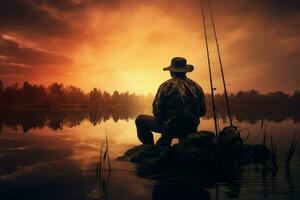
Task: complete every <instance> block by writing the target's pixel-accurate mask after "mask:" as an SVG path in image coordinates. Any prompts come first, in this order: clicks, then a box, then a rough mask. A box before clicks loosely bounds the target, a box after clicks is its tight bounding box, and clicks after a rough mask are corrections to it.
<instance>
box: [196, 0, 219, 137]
mask: <svg viewBox="0 0 300 200" xmlns="http://www.w3.org/2000/svg"><path fill="white" fill-rule="evenodd" d="M202 1H203V0H200V2H201V13H202V22H203V28H204V37H205V45H206V55H207V63H208V71H209V81H210V89H211V100H212V108H213V114H214V124H215V130H216V136H218V134H219V132H218V124H217V112H216V109H217V108H216V103H215V95H214V90H215V88H214V87H213V82H212V74H211V65H210V56H209V49H208V42H207V32H206V24H205V17H204V11H203V2H202Z"/></svg>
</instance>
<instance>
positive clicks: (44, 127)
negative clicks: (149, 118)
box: [0, 108, 300, 200]
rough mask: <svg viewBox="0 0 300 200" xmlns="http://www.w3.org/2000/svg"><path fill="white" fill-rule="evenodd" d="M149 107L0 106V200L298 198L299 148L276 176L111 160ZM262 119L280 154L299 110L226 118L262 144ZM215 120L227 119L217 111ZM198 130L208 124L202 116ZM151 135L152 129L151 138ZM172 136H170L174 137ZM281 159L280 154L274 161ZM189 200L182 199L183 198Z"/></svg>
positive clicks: (299, 119) (255, 170)
mask: <svg viewBox="0 0 300 200" xmlns="http://www.w3.org/2000/svg"><path fill="white" fill-rule="evenodd" d="M139 113H148V114H149V113H151V112H150V109H149V108H143V109H137V110H134V111H133V110H130V109H111V110H103V111H97V112H96V111H94V112H89V111H85V110H80V109H79V110H68V111H66V110H60V111H55V112H50V111H49V112H46V113H45V112H43V111H29V110H23V111H12V110H8V111H5V112H4V111H1V112H0V124H1V130H0V199H1V200H17V199H30V200H35V199H36V200H48V199H49V200H50V199H55V200H59V199H63V200H66V199H80V200H81V199H116V200H119V199H130V200H131V199H137V200H138V199H143V200H144V199H181V197H182V196H183V195H185V196H186V194H188V195H193V196H197V199H256V200H259V199H300V151H299V150H300V149H299V145H298V147H297V149H296V152H295V154H294V157H293V160H292V163H291V167H290V170H286V169H285V168H284V167H283V164H281V166H280V167H279V168H280V169H279V170H278V172H277V173H276V174H274V173H272V172H271V171H263V170H261V166H260V165H251V166H247V167H244V168H242V170H241V172H240V173H238V174H236V175H235V176H230V177H218V178H217V179H216V181H211V180H207V181H206V180H203V178H202V177H201V176H200V177H194V178H195V179H197V180H198V181H195V182H189V183H188V184H187V183H186V180H184V178H178V177H176V178H174V177H168V176H164V177H147V178H145V177H146V176H143V174H141V173H139V172H138V171H137V166H135V165H134V164H133V163H129V162H122V161H117V160H116V158H117V157H118V156H121V155H122V154H123V153H124V152H125V151H126V150H128V149H130V148H132V147H134V146H136V145H139V144H140V142H139V141H138V139H137V137H136V130H135V124H134V119H135V117H136V116H137V114H139ZM262 119H265V121H266V128H267V133H268V142H267V144H268V145H270V144H269V143H270V140H269V138H270V135H271V133H272V135H273V140H274V141H275V143H276V145H277V149H278V154H279V155H282V157H283V155H284V154H285V153H286V152H287V151H288V148H289V144H290V143H291V140H292V137H293V135H294V133H295V131H297V130H298V132H299V131H300V111H299V110H293V109H290V110H285V109H276V110H258V111H254V110H235V111H234V122H235V125H237V126H239V127H240V128H241V129H243V131H242V136H243V137H244V138H246V137H247V135H248V134H249V137H248V139H247V142H248V143H262V140H263V130H262V129H261V121H262ZM219 123H220V126H221V127H224V126H226V125H228V120H227V119H226V117H225V114H224V113H222V112H221V114H220V120H219ZM199 129H200V130H213V119H212V118H211V115H210V114H208V115H207V116H206V117H204V118H203V119H202V120H201V124H200V126H199ZM106 134H107V137H108V141H109V145H110V151H109V156H110V158H111V160H112V162H111V165H112V171H111V173H108V171H107V170H105V169H107V164H106V163H104V164H103V167H104V173H103V174H102V175H101V177H99V176H97V175H96V170H95V169H96V165H97V162H98V160H99V149H100V146H101V144H102V143H103V142H104V141H105V137H106ZM157 138H158V135H156V139H157ZM174 142H176V141H174ZM281 160H282V159H281ZM186 199H189V198H186Z"/></svg>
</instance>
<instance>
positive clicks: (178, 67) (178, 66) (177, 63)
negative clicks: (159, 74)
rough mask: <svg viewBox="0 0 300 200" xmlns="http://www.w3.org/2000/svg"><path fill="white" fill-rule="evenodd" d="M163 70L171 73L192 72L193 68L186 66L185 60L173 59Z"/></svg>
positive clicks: (180, 58)
mask: <svg viewBox="0 0 300 200" xmlns="http://www.w3.org/2000/svg"><path fill="white" fill-rule="evenodd" d="M163 70H164V71H171V72H191V71H193V70H194V66H193V65H189V64H186V59H185V58H182V57H175V58H173V59H172V60H171V65H170V66H168V67H165V68H163Z"/></svg>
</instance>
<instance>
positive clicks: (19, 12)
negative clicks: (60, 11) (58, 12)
mask: <svg viewBox="0 0 300 200" xmlns="http://www.w3.org/2000/svg"><path fill="white" fill-rule="evenodd" d="M0 24H1V27H0V31H2V32H10V31H18V32H23V33H34V34H43V35H47V36H52V37H68V36H71V35H72V34H74V33H75V30H74V29H73V27H71V26H70V25H69V24H68V23H67V22H64V21H62V20H60V19H58V18H55V17H53V16H52V15H50V14H49V13H48V12H46V11H45V10H43V9H39V8H38V7H35V6H33V5H32V4H31V3H30V2H29V1H22V0H13V1H0Z"/></svg>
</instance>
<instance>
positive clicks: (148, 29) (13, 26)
mask: <svg viewBox="0 0 300 200" xmlns="http://www.w3.org/2000/svg"><path fill="white" fill-rule="evenodd" d="M206 6H207V5H206ZM299 8H300V3H295V2H293V1H287V2H285V3H282V2H280V1H277V0H276V1H264V2H261V1H251V2H249V1H246V0H242V1H238V2H236V1H233V0H230V1H226V2H224V1H221V0H215V1H214V2H213V10H214V14H215V21H216V28H217V33H218V36H219V40H220V48H221V56H222V59H223V64H224V72H225V76H226V81H227V86H228V91H229V92H237V91H238V90H240V88H243V89H244V90H250V89H252V88H255V89H257V90H259V91H261V92H263V93H266V92H270V91H284V92H285V93H292V92H294V91H295V90H299V85H300V79H299V78H298V77H300V71H299V69H298V68H299V66H300V59H299V58H298V55H299V54H300V45H299V44H300V38H299V34H300V26H298V24H299V22H300V18H299V17H298V15H297V13H298V10H299ZM182 10H185V11H188V12H182ZM15 13H18V15H17V16H16V15H15ZM206 14H208V13H206ZM200 15H201V14H200V4H199V1H196V0H188V1H176V2H173V1H172V2H171V1H169V0H165V1H162V0H155V1H151V2H149V1H140V2H134V1H124V0H115V1H92V0H87V1H84V2H82V1H75V0H74V1H73V0H70V1H64V2H59V1H32V0H28V1H19V0H16V1H9V2H1V3H0V21H1V25H0V79H2V80H3V81H4V83H5V84H6V85H9V84H12V83H14V82H19V83H20V84H21V83H22V82H23V81H25V80H28V81H30V82H31V83H35V84H43V85H49V84H51V83H53V82H61V83H63V84H64V85H74V83H75V85H76V86H79V87H81V88H83V89H84V90H85V91H89V90H91V89H92V88H94V87H96V88H106V90H107V91H114V90H118V91H129V92H131V93H132V92H135V93H139V94H148V93H155V92H156V90H157V88H158V86H159V85H160V84H161V83H162V82H163V81H165V80H167V79H169V77H170V76H169V74H168V73H166V72H163V70H162V68H163V67H165V66H167V65H169V64H170V60H171V58H172V57H176V56H182V57H185V58H187V61H188V63H190V64H193V65H194V66H195V70H194V72H192V73H191V74H188V76H189V77H190V78H191V79H193V80H195V81H196V82H197V83H199V85H201V86H202V87H203V89H204V91H205V92H206V93H208V92H209V90H210V89H209V76H208V69H207V60H206V54H205V45H204V38H203V30H202V29H203V27H202V23H201V18H200ZM286 19H288V21H287V20H286ZM209 20H210V19H209V18H208V17H207V23H208V26H209V27H210V21H209ZM208 32H209V37H212V34H211V29H209V30H208ZM209 41H210V40H209ZM209 45H210V47H211V51H212V53H213V54H212V62H214V63H215V64H214V65H213V69H212V73H213V79H214V82H215V87H216V88H217V89H218V90H217V91H216V92H219V93H222V91H223V90H222V88H223V87H222V84H221V77H220V71H219V66H218V65H217V59H216V55H215V53H216V52H215V44H214V43H213V42H212V41H210V42H209Z"/></svg>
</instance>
